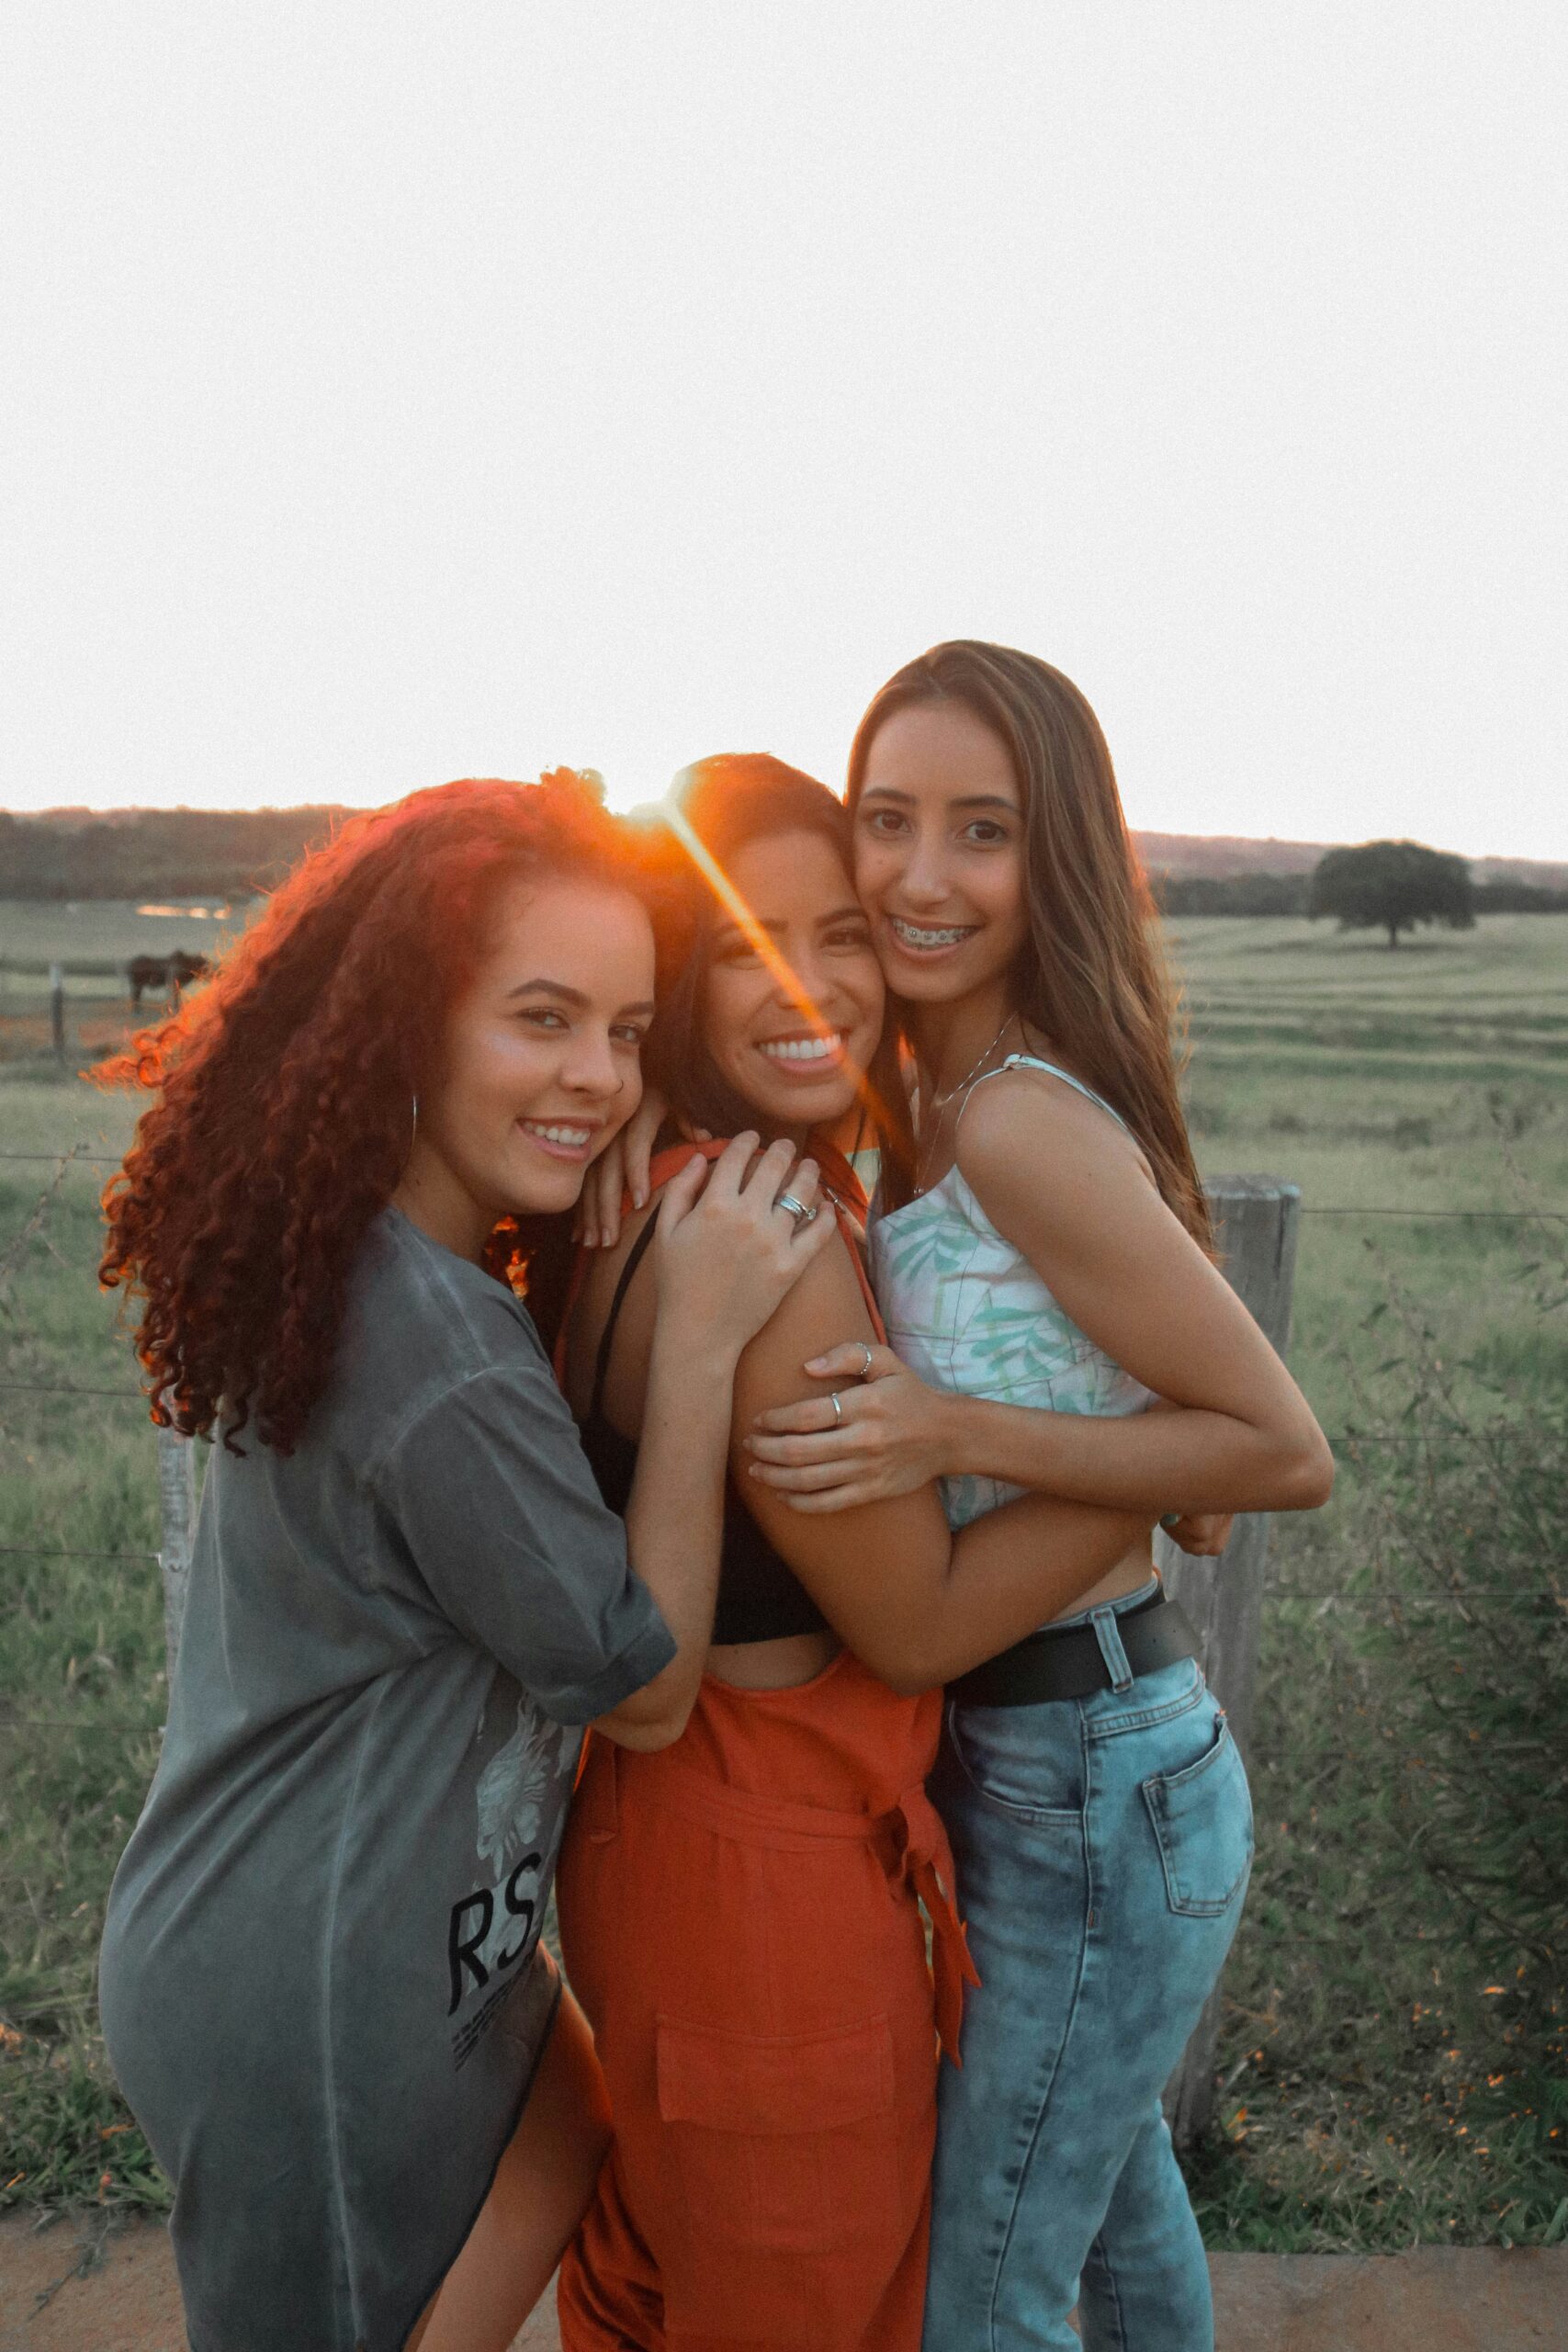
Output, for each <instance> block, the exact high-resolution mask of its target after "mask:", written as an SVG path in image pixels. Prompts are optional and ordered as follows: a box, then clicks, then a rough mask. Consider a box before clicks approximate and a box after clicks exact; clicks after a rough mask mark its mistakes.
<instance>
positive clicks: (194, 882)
mask: <svg viewBox="0 0 1568 2352" xmlns="http://www.w3.org/2000/svg"><path fill="white" fill-rule="evenodd" d="M351 813H352V812H351V811H350V810H349V809H338V808H333V807H326V806H319V807H315V808H305V809H133V810H130V811H128V812H127V813H126V814H124V815H118V816H113V817H92V816H88V815H86V814H85V813H84V814H83V816H82V818H81V819H80V820H79V821H77V820H73V819H71V818H69V817H15V816H9V815H7V814H6V812H5V811H4V810H0V898H4V899H246V898H250V897H252V896H254V893H255V892H256V891H257V890H265V889H270V888H272V886H273V885H274V884H275V883H276V882H279V881H281V880H282V878H283V876H284V875H286V874H287V873H288V869H289V867H290V866H292V865H298V863H299V859H300V858H301V857H302V856H303V855H304V854H305V852H306V851H307V850H308V849H315V848H317V847H319V846H320V844H321V842H324V841H325V840H326V839H327V838H328V836H329V835H330V833H331V832H332V831H333V826H334V825H335V824H337V823H339V822H341V821H342V820H343V819H344V818H345V817H347V816H349V815H350V814H351Z"/></svg>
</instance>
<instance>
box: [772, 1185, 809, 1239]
mask: <svg viewBox="0 0 1568 2352" xmlns="http://www.w3.org/2000/svg"><path fill="white" fill-rule="evenodd" d="M773 1206H774V1208H776V1209H786V1210H787V1211H788V1212H789V1214H790V1216H792V1217H794V1219H795V1231H796V1232H797V1233H798V1232H799V1231H800V1229H801V1227H802V1226H807V1225H809V1224H810V1223H811V1221H812V1219H813V1218H814V1217H815V1216H816V1215H817V1204H816V1203H815V1202H813V1203H812V1204H811V1206H810V1207H809V1208H807V1205H806V1203H805V1202H804V1201H797V1200H796V1199H795V1194H794V1193H780V1194H779V1196H778V1198H777V1200H776V1201H775V1202H774V1203H773Z"/></svg>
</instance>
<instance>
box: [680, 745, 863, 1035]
mask: <svg viewBox="0 0 1568 2352" xmlns="http://www.w3.org/2000/svg"><path fill="white" fill-rule="evenodd" d="M690 775H692V770H691V769H690V768H682V771H681V773H680V775H678V776H677V777H676V778H675V781H674V783H673V784H672V785H671V787H670V789H669V791H668V793H666V795H665V797H664V801H663V804H662V807H661V809H660V814H661V815H662V817H663V819H664V821H665V823H666V824H667V825H668V826H669V828H670V830H671V832H672V833H673V834H674V836H675V838H676V840H677V841H678V842H680V844H681V846H682V849H683V850H684V851H685V853H686V854H687V856H688V857H689V858H690V859H691V861H692V864H693V865H694V866H695V867H696V869H697V871H698V873H699V874H700V875H701V876H702V877H703V879H704V881H705V883H706V884H707V886H708V888H709V889H710V890H711V891H712V892H713V894H714V897H715V898H716V899H717V900H718V903H719V905H720V906H721V907H722V908H723V909H724V911H725V913H726V914H727V915H728V917H729V920H730V922H732V923H734V924H735V926H736V928H737V929H738V930H739V932H741V933H743V935H744V937H745V939H746V942H747V944H748V945H749V946H750V948H751V949H752V950H753V951H754V952H755V954H756V955H757V956H760V957H761V961H762V963H763V965H764V967H766V969H767V970H768V971H769V973H771V975H772V976H773V978H774V979H775V980H776V981H777V983H778V985H779V987H780V988H781V989H783V990H784V993H785V995H786V996H787V997H788V998H789V1001H790V1002H791V1003H792V1004H793V1005H794V1006H795V1010H796V1012H798V1013H799V1014H800V1016H801V1018H802V1019H803V1020H804V1021H807V1022H808V1023H810V1026H811V1030H812V1033H813V1035H816V1036H818V1037H822V1038H826V1039H828V1040H829V1042H830V1041H832V1040H833V1039H835V1038H836V1037H837V1035H838V1034H839V1033H838V1031H837V1030H836V1029H835V1028H834V1027H833V1026H832V1025H831V1023H829V1022H828V1021H826V1020H825V1019H824V1018H823V1015H822V1013H821V1012H820V1011H819V1010H818V1006H817V1005H816V1003H815V1002H814V1001H813V1000H812V997H811V994H810V992H809V990H808V989H807V987H806V985H805V983H804V981H803V980H802V979H801V978H800V977H799V975H798V974H797V973H796V971H795V967H794V966H793V965H792V964H791V963H790V961H789V959H788V957H787V956H784V955H781V953H780V952H779V947H778V944H777V942H776V941H774V940H773V939H772V938H770V937H769V935H768V933H767V932H766V931H765V930H764V929H763V927H762V925H761V923H760V922H758V920H757V918H756V916H755V915H754V914H753V912H752V911H751V909H750V907H749V906H748V904H747V902H746V900H745V899H743V898H742V896H741V894H740V892H739V890H738V889H737V888H736V887H735V885H734V883H733V882H732V881H731V880H730V878H729V876H728V874H727V873H726V872H725V870H724V868H723V866H722V865H720V864H719V862H718V860H717V858H716V857H715V856H714V854H713V852H712V851H711V850H710V849H709V848H708V847H707V844H706V843H705V842H703V841H701V840H700V839H699V838H698V836H697V834H696V832H695V831H694V829H693V827H692V824H691V821H690V820H689V819H688V817H687V815H686V812H685V810H684V809H682V806H681V797H682V793H683V792H684V790H685V788H686V783H687V779H688V778H689V777H690Z"/></svg>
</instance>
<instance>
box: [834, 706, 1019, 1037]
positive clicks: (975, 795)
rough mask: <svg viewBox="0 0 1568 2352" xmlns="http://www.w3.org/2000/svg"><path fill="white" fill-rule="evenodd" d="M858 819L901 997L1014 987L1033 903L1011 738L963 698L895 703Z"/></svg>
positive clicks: (859, 866) (866, 893)
mask: <svg viewBox="0 0 1568 2352" xmlns="http://www.w3.org/2000/svg"><path fill="white" fill-rule="evenodd" d="M854 823H855V832H854V842H855V885H856V888H857V889H858V890H859V893H860V897H861V900H862V903H863V905H864V907H865V909H866V911H867V913H868V914H869V915H870V917H871V922H872V931H873V937H874V942H875V946H876V952H877V955H878V956H879V957H880V958H881V962H882V968H883V970H884V972H885V973H886V976H887V985H888V987H889V988H890V989H893V990H894V992H895V994H896V995H897V996H900V997H903V998H905V999H907V1000H908V1001H911V1002H914V1003H926V1004H945V1003H951V1002H953V1001H955V1000H956V999H958V998H960V997H964V996H968V995H970V994H972V993H977V992H979V991H982V990H985V989H1005V988H1006V987H1007V984H1008V978H1009V975H1010V973H1011V971H1012V970H1013V967H1014V966H1015V964H1016V962H1017V959H1018V956H1019V952H1020V950H1021V948H1022V947H1023V945H1024V944H1025V943H1026V941H1027V939H1028V937H1029V910H1028V904H1027V900H1026V897H1025V888H1024V864H1023V805H1022V798H1021V794H1020V791H1019V785H1018V779H1017V777H1016V775H1014V774H1013V765H1012V759H1011V755H1010V752H1009V751H1008V748H1007V745H1006V744H1005V743H1004V742H1003V741H1002V740H1001V738H1000V736H999V735H996V734H994V733H993V732H992V730H991V729H990V728H988V727H987V725H986V724H985V722H984V720H983V719H980V718H976V715H975V713H974V712H973V711H972V710H970V709H968V708H967V707H965V706H964V704H963V703H959V702H924V703H916V704H913V705H911V706H908V707H905V708H904V709H902V710H896V711H894V712H893V714H892V716H891V717H890V718H886V719H884V721H883V723H882V725H881V726H880V727H879V728H878V729H877V730H876V733H875V735H874V738H873V740H872V744H871V749H870V752H869V753H868V755H867V758H866V763H865V772H864V778H863V784H862V786H861V791H860V796H859V798H858V799H857V801H856V803H855V813H854Z"/></svg>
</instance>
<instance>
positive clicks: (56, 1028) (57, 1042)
mask: <svg viewBox="0 0 1568 2352" xmlns="http://www.w3.org/2000/svg"><path fill="white" fill-rule="evenodd" d="M49 1025H50V1030H51V1034H52V1036H53V1040H54V1058H55V1060H56V1061H57V1062H58V1063H59V1065H60V1067H61V1069H64V1068H65V967H64V965H63V964H51V966H50V967H49Z"/></svg>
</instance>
